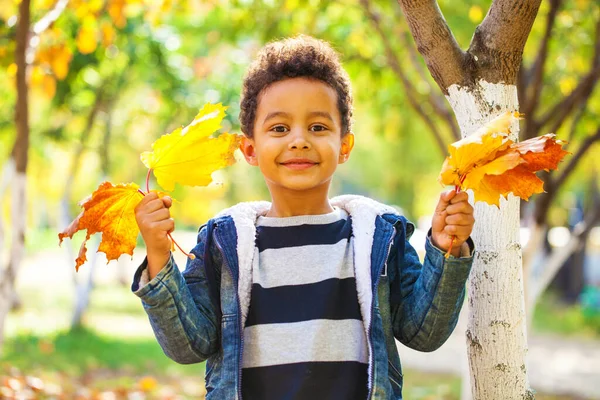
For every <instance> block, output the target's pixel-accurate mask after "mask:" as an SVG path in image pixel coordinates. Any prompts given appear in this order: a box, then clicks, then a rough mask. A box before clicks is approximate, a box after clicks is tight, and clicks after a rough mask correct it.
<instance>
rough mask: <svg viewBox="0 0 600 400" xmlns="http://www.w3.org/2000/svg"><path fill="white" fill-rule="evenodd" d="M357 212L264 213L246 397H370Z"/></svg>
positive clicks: (247, 334)
mask: <svg viewBox="0 0 600 400" xmlns="http://www.w3.org/2000/svg"><path fill="white" fill-rule="evenodd" d="M353 242H354V241H353V238H352V220H351V218H350V217H349V216H348V214H347V213H346V212H345V211H344V210H341V209H339V208H336V209H335V210H334V211H333V212H331V213H329V214H323V215H303V216H296V217H286V218H270V217H259V219H258V223H257V238H256V247H255V252H254V259H253V271H252V282H253V283H252V291H251V297H250V308H249V310H248V317H247V320H246V325H245V327H244V351H243V358H242V360H243V365H242V394H243V397H244V400H282V399H290V400H292V399H293V400H301V399H310V400H315V399H329V400H335V399H339V400H355V399H356V400H364V399H365V398H366V397H367V368H368V358H369V354H368V347H367V339H366V334H365V328H364V325H363V322H362V316H361V313H360V307H359V303H358V296H357V292H356V280H355V277H354V262H353V261H354V258H353Z"/></svg>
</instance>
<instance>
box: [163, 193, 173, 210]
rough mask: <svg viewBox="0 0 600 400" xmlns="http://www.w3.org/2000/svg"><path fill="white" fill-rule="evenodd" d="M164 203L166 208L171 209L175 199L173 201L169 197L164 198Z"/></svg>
mask: <svg viewBox="0 0 600 400" xmlns="http://www.w3.org/2000/svg"><path fill="white" fill-rule="evenodd" d="M162 201H163V204H164V205H165V207H167V208H171V206H172V205H173V199H171V198H170V197H169V196H165V197H163V198H162Z"/></svg>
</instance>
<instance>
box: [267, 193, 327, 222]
mask: <svg viewBox="0 0 600 400" xmlns="http://www.w3.org/2000/svg"><path fill="white" fill-rule="evenodd" d="M271 200H272V201H271V208H270V209H269V211H268V212H267V214H266V216H267V217H279V218H281V217H295V216H297V215H320V214H328V213H330V212H333V207H332V206H331V204H329V198H328V196H327V191H325V192H324V193H323V191H322V190H320V191H310V190H302V191H296V190H277V191H275V190H271Z"/></svg>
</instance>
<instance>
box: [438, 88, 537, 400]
mask: <svg viewBox="0 0 600 400" xmlns="http://www.w3.org/2000/svg"><path fill="white" fill-rule="evenodd" d="M448 93H449V94H448V96H447V97H448V100H449V102H450V104H451V106H452V108H453V110H454V112H455V115H456V117H457V121H458V124H459V126H460V129H461V132H462V134H463V136H467V135H469V134H471V133H473V132H474V131H475V130H476V129H477V128H479V127H480V126H481V125H483V124H484V123H485V122H487V121H489V120H490V119H492V118H493V117H495V116H496V115H498V114H500V113H502V112H505V111H515V110H518V108H519V104H518V99H517V88H516V87H515V86H513V85H506V84H490V83H487V82H485V81H479V83H478V84H477V85H476V87H475V88H461V87H458V86H457V85H452V86H450V87H449V88H448ZM518 129H519V126H518V123H515V124H514V125H513V126H512V135H513V137H512V139H513V140H516V138H517V137H518ZM471 198H472V197H471ZM475 220H476V222H475V227H474V230H473V239H474V241H475V243H476V246H477V251H476V257H475V262H474V264H473V270H472V272H471V275H470V277H469V296H468V297H469V306H468V310H469V321H468V326H467V331H466V337H467V352H468V358H469V365H470V369H471V379H470V381H471V393H472V396H473V398H475V399H476V400H498V399H530V398H533V395H532V394H531V391H530V389H529V382H528V379H527V373H526V371H527V368H526V361H525V360H526V353H527V340H526V337H527V336H526V321H525V302H524V293H523V273H522V268H521V267H522V265H521V245H520V240H519V200H518V199H517V198H515V197H512V196H511V197H510V198H509V200H508V201H505V200H504V199H502V201H501V204H500V210H498V209H496V207H494V206H488V205H487V204H482V203H478V204H476V205H475Z"/></svg>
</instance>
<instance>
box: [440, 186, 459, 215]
mask: <svg viewBox="0 0 600 400" xmlns="http://www.w3.org/2000/svg"><path fill="white" fill-rule="evenodd" d="M454 196H456V191H454V189H452V190H447V191H445V192H442V193H441V194H440V199H439V200H438V204H437V206H436V207H435V213H436V214H438V213H442V212H444V211H446V207H448V205H449V204H450V200H452V199H453V198H454Z"/></svg>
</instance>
